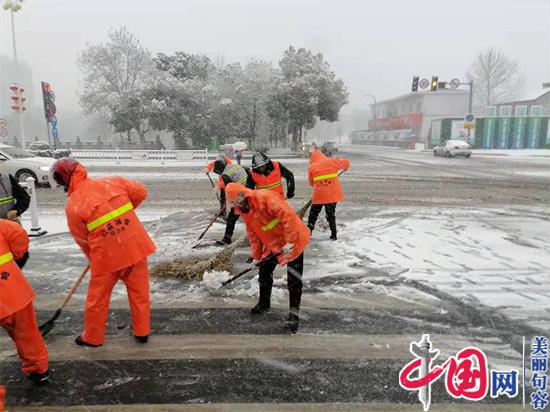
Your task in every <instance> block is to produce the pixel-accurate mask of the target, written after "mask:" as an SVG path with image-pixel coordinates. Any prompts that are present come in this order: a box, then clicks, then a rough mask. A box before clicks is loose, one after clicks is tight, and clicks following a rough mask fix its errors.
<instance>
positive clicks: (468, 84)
mask: <svg viewBox="0 0 550 412" xmlns="http://www.w3.org/2000/svg"><path fill="white" fill-rule="evenodd" d="M464 84H465V85H467V86H469V87H470V96H469V98H468V113H472V110H473V107H472V106H473V96H474V81H473V80H470V81H469V82H468V83H464ZM471 134H472V129H468V143H470V137H471Z"/></svg>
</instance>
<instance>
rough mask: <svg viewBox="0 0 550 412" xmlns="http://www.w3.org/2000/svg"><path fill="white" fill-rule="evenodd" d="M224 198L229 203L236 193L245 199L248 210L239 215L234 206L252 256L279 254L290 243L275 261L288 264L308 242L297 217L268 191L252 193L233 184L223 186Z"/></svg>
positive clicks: (305, 231) (306, 231)
mask: <svg viewBox="0 0 550 412" xmlns="http://www.w3.org/2000/svg"><path fill="white" fill-rule="evenodd" d="M225 191H226V195H227V199H228V201H229V202H231V203H233V202H234V201H235V199H236V198H237V196H238V194H239V193H244V195H245V196H246V198H247V199H248V203H249V205H250V210H249V211H248V213H244V212H242V211H241V210H240V209H239V208H237V207H235V212H236V213H239V214H240V216H241V217H242V219H243V220H244V222H245V224H246V234H247V238H248V241H249V242H250V249H251V251H252V257H253V258H254V259H255V260H260V259H263V258H265V257H267V256H268V255H269V254H270V253H274V254H275V253H281V251H282V250H283V247H284V246H285V245H286V244H288V243H289V244H292V245H294V246H293V249H292V251H291V252H290V253H289V254H288V255H286V256H284V255H281V256H279V257H278V258H277V259H278V261H279V262H284V261H286V262H291V261H293V260H294V259H296V258H297V257H298V256H300V255H301V254H302V253H303V252H304V250H305V248H306V247H307V244H308V243H309V238H310V235H311V233H310V230H309V229H308V228H307V226H306V225H305V224H304V222H302V219H300V218H299V217H298V215H297V214H296V212H295V211H294V209H292V208H291V207H290V206H289V205H288V203H287V202H286V201H285V200H284V199H282V198H281V197H280V196H279V195H278V194H277V193H275V192H274V191H272V190H252V189H248V188H246V187H244V186H243V185H240V184H237V183H230V184H229V185H227V187H226V189H225Z"/></svg>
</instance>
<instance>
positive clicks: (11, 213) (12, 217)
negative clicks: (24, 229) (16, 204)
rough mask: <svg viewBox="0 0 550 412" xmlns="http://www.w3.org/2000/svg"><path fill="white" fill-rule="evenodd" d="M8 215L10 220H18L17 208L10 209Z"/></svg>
mask: <svg viewBox="0 0 550 412" xmlns="http://www.w3.org/2000/svg"><path fill="white" fill-rule="evenodd" d="M6 217H7V218H8V219H9V220H14V221H15V220H17V210H10V211H9V212H8V213H7V215H6Z"/></svg>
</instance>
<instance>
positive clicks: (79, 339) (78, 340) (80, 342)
mask: <svg viewBox="0 0 550 412" xmlns="http://www.w3.org/2000/svg"><path fill="white" fill-rule="evenodd" d="M74 342H75V343H76V344H77V345H80V346H88V347H90V348H97V347H99V346H101V345H94V344H93V343H88V342H86V341H85V340H84V339H82V336H77V337H76V338H75V340H74Z"/></svg>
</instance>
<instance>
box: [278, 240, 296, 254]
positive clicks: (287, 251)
mask: <svg viewBox="0 0 550 412" xmlns="http://www.w3.org/2000/svg"><path fill="white" fill-rule="evenodd" d="M293 249H294V244H292V243H287V244H286V245H284V246H283V250H282V251H281V252H282V254H283V255H288V254H290V252H292V250H293Z"/></svg>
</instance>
